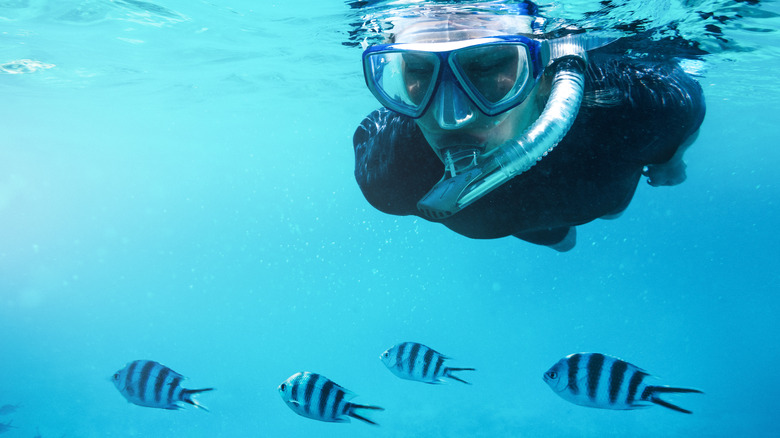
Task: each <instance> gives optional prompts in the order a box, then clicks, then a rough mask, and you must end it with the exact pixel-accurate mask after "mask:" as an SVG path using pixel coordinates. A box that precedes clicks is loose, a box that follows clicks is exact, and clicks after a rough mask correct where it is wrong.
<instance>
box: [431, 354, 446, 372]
mask: <svg viewBox="0 0 780 438" xmlns="http://www.w3.org/2000/svg"><path fill="white" fill-rule="evenodd" d="M442 365H444V356H442V355H439V357H437V358H436V368H434V369H433V377H439V373H440V372H441V367H442Z"/></svg>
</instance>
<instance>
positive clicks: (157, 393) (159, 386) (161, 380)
mask: <svg viewBox="0 0 780 438" xmlns="http://www.w3.org/2000/svg"><path fill="white" fill-rule="evenodd" d="M170 373H171V370H170V369H169V368H166V367H163V369H162V370H161V371H160V375H159V376H157V380H156V381H155V382H154V401H156V402H157V403H160V400H162V392H163V386H165V380H167V379H168V375H169V374H170ZM168 400H171V399H170V398H169V399H168Z"/></svg>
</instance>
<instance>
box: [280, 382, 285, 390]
mask: <svg viewBox="0 0 780 438" xmlns="http://www.w3.org/2000/svg"><path fill="white" fill-rule="evenodd" d="M284 388H286V386H285V384H284V383H282V384H281V385H279V390H281V391H284Z"/></svg>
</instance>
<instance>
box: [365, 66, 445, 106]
mask: <svg viewBox="0 0 780 438" xmlns="http://www.w3.org/2000/svg"><path fill="white" fill-rule="evenodd" d="M365 74H366V80H367V82H368V84H369V88H371V91H373V92H374V94H375V95H376V97H377V98H378V99H379V101H380V102H382V104H384V105H385V106H386V107H388V108H390V109H391V110H393V111H396V112H399V113H402V114H405V115H408V116H411V117H418V116H420V115H421V114H422V112H423V111H424V110H425V107H426V105H427V103H428V101H429V100H430V98H431V94H432V93H433V89H434V88H435V85H436V84H435V82H436V78H437V76H438V74H439V58H438V57H437V56H436V54H434V53H426V52H413V51H407V52H400V51H399V52H379V53H372V54H370V55H368V56H367V57H366V61H365Z"/></svg>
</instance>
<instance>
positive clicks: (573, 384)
mask: <svg viewBox="0 0 780 438" xmlns="http://www.w3.org/2000/svg"><path fill="white" fill-rule="evenodd" d="M580 358H582V355H581V354H579V353H577V354H572V355H571V356H569V360H568V361H567V362H568V363H569V389H571V393H572V394H575V395H576V394H579V393H580V387H579V385H578V383H577V373H578V372H579V370H580Z"/></svg>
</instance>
